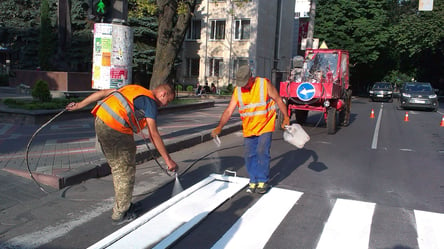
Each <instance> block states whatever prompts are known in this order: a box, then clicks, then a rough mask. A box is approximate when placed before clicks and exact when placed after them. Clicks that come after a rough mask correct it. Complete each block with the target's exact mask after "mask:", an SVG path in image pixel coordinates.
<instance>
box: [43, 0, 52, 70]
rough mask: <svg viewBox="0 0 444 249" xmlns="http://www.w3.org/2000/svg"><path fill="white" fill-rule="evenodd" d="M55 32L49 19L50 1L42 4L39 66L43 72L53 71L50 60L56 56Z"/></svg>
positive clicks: (44, 0) (45, 0)
mask: <svg viewBox="0 0 444 249" xmlns="http://www.w3.org/2000/svg"><path fill="white" fill-rule="evenodd" d="M54 38H55V35H54V32H53V28H52V27H51V20H50V18H49V3H48V0H42V2H41V4H40V39H39V65H40V68H41V69H42V70H51V69H52V67H51V62H50V59H51V57H52V55H53V54H54Z"/></svg>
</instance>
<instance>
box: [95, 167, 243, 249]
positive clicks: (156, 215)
mask: <svg viewBox="0 0 444 249" xmlns="http://www.w3.org/2000/svg"><path fill="white" fill-rule="evenodd" d="M248 182H249V179H248V178H243V177H230V176H223V175H216V174H211V175H210V176H209V177H207V178H205V179H204V180H202V181H200V182H198V183H196V184H195V185H193V186H192V187H190V188H188V189H186V190H185V191H182V192H181V193H179V194H177V195H175V196H174V197H172V198H171V199H169V200H167V201H166V202H164V203H162V204H161V205H159V206H157V207H156V208H154V209H153V210H151V211H149V212H148V213H146V214H144V215H143V216H141V217H139V218H137V219H136V220H134V221H133V222H131V223H129V224H128V225H126V226H124V227H122V228H121V229H119V230H117V231H115V232H114V233H112V234H110V235H108V236H107V237H105V238H103V239H102V240H100V241H98V242H97V243H95V244H94V245H92V246H90V247H89V249H93V248H131V249H137V248H153V246H156V247H155V248H167V247H168V246H170V245H171V244H172V243H173V242H174V241H175V240H177V239H178V238H180V237H181V236H182V235H183V234H185V233H186V232H187V231H188V230H189V229H190V228H191V227H193V226H194V225H195V224H197V223H199V222H200V221H201V220H202V219H203V218H205V217H206V215H208V214H209V213H210V212H211V211H212V210H214V209H215V208H217V207H218V206H219V205H221V204H222V203H223V202H225V201H226V200H227V199H229V198H230V197H231V196H233V195H234V194H236V193H237V192H238V191H240V190H241V189H242V188H244V187H245V186H246V185H247V184H248Z"/></svg>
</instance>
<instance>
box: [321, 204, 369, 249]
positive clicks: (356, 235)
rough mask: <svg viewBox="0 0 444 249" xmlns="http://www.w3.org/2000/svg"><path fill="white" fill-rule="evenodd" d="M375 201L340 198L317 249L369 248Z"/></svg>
mask: <svg viewBox="0 0 444 249" xmlns="http://www.w3.org/2000/svg"><path fill="white" fill-rule="evenodd" d="M374 209H375V203H369V202H362V201H354V200H345V199H338V200H336V203H335V206H334V207H333V210H332V212H331V213H330V216H329V217H328V221H327V223H326V224H325V226H324V230H323V232H322V235H321V238H320V240H319V243H318V245H317V247H316V248H317V249H324V248H325V249H331V248H341V249H348V248H349V249H361V248H362V249H368V245H369V240H370V228H371V223H372V219H373V212H374Z"/></svg>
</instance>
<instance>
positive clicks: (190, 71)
mask: <svg viewBox="0 0 444 249" xmlns="http://www.w3.org/2000/svg"><path fill="white" fill-rule="evenodd" d="M186 76H188V77H197V76H199V58H187V69H186Z"/></svg>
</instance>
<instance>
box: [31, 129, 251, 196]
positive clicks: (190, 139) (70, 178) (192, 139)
mask: <svg viewBox="0 0 444 249" xmlns="http://www.w3.org/2000/svg"><path fill="white" fill-rule="evenodd" d="M240 130H242V121H239V122H236V123H234V124H231V125H226V126H225V127H224V129H223V131H222V133H221V136H223V135H228V134H230V133H233V132H236V131H240ZM212 139H213V138H212V137H211V130H206V131H204V132H200V133H196V134H193V135H188V136H185V139H176V141H171V142H170V143H167V144H165V147H166V149H167V151H168V152H169V153H174V152H177V151H180V150H183V149H186V148H190V147H193V146H195V145H197V144H200V143H204V142H207V141H209V140H212ZM151 152H152V154H153V155H155V156H156V158H158V157H159V154H158V153H157V150H156V149H155V148H154V149H151ZM151 152H150V151H148V150H147V149H144V150H143V151H140V152H137V153H136V164H140V163H143V162H147V161H150V160H152V154H151ZM148 158H149V159H148ZM109 174H111V169H110V167H109V165H108V163H107V162H104V163H101V164H100V165H97V166H83V167H80V168H77V169H74V170H70V171H67V172H64V173H62V174H60V175H56V176H54V177H53V178H51V179H52V180H53V182H51V184H48V186H52V187H55V186H56V185H57V184H58V186H57V187H55V188H58V189H62V188H65V187H68V186H71V185H75V184H78V183H80V182H82V181H85V180H88V179H91V178H99V177H103V176H107V175H109ZM36 179H37V178H36ZM42 183H43V182H42ZM44 184H46V183H44Z"/></svg>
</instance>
